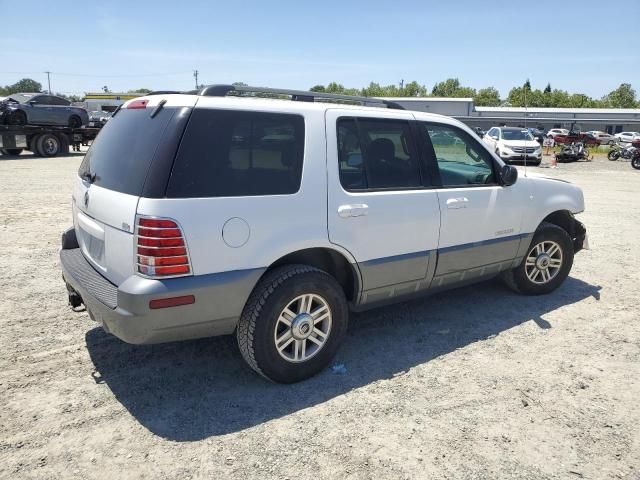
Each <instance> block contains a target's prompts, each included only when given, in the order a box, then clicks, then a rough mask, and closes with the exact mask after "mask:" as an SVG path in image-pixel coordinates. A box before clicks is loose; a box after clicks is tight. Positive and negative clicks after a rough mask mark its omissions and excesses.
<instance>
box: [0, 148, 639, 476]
mask: <svg viewBox="0 0 640 480" xmlns="http://www.w3.org/2000/svg"><path fill="white" fill-rule="evenodd" d="M80 160H81V155H74V156H69V157H66V158H56V159H37V158H33V157H31V156H30V155H23V156H21V157H2V158H0V186H1V189H0V192H1V195H0V243H1V245H2V255H1V257H0V258H2V269H1V270H0V288H1V291H2V297H3V301H2V302H1V303H0V321H1V322H2V323H1V328H0V399H1V405H2V407H1V411H0V432H1V433H0V477H1V478H12V479H13V478H46V479H55V478H105V479H107V478H108V479H111V478H149V479H158V478H167V479H174V478H213V479H222V478H225V479H226V478H279V479H285V478H291V479H294V478H303V479H306V478H310V479H311V478H313V479H336V478H354V479H365V478H375V479H386V478H389V479H398V478H498V477H500V478H505V477H506V478H518V479H528V478H532V479H540V478H591V479H606V478H629V479H640V407H639V406H638V405H639V398H640V384H639V381H640V313H639V312H640V309H639V306H640V300H639V299H638V288H637V287H638V285H640V255H639V254H638V246H637V241H638V239H639V238H640V208H639V207H640V195H639V194H638V193H639V191H640V188H639V187H640V172H637V171H634V170H632V169H631V167H630V166H629V164H628V163H626V162H625V163H623V162H615V163H614V162H607V161H606V160H596V161H594V162H591V163H579V164H572V165H562V166H561V167H560V169H558V170H551V169H546V170H545V169H536V170H540V171H543V172H544V173H548V174H550V175H552V176H558V177H561V178H566V179H568V180H571V181H574V182H576V183H578V184H579V185H581V186H582V187H583V188H584V190H585V197H586V201H587V211H586V212H585V213H584V214H583V215H581V217H582V220H583V221H584V222H585V223H586V225H587V227H588V230H589V237H590V241H591V247H592V250H591V251H585V252H581V253H579V254H578V255H577V256H576V263H575V265H574V268H573V271H572V273H571V277H570V278H569V279H568V280H567V282H566V283H565V284H564V285H563V286H562V288H560V289H559V290H558V291H557V292H555V293H554V294H551V295H548V296H545V297H538V298H531V297H522V296H518V295H515V294H513V293H511V292H509V291H508V290H506V289H505V288H504V287H503V286H502V285H501V284H500V283H499V282H489V283H485V284H481V285H476V286H473V287H469V288H465V289H460V290H456V291H452V292H448V293H445V294H440V295H437V296H435V297H431V298H427V299H425V300H421V301H415V302H411V303H406V304H401V305H399V306H395V307H389V308H386V309H382V310H377V311H373V312H369V313H366V314H360V315H355V316H353V317H352V321H351V324H350V328H349V334H348V338H347V341H346V343H345V345H344V346H343V348H342V349H341V350H340V352H339V355H338V358H337V362H338V363H341V364H344V366H345V368H346V373H343V374H337V373H334V372H333V371H332V370H330V369H328V370H326V371H325V372H323V373H322V374H320V375H319V376H317V377H315V378H313V379H311V380H309V381H306V382H304V383H301V384H298V385H293V386H281V385H274V384H270V383H268V382H266V381H265V380H263V379H261V378H260V377H258V376H257V375H254V374H253V373H252V372H251V371H250V370H249V369H248V368H247V367H245V365H244V364H243V362H242V359H241V357H240V354H239V353H238V351H237V349H236V348H235V345H234V342H233V339H231V338H215V339H206V340H200V341H194V342H186V343H179V344H169V345H156V346H146V347H134V346H130V345H126V344H124V343H122V342H120V341H119V340H117V339H115V338H113V337H110V336H108V335H106V334H105V333H103V331H102V330H101V329H100V328H96V325H95V324H94V323H93V322H91V321H90V320H89V318H88V316H87V315H86V313H73V312H71V311H70V310H69V308H68V307H67V305H66V296H65V289H64V285H63V283H62V281H61V278H60V269H59V266H58V257H57V251H58V244H59V237H60V233H61V232H62V231H63V230H64V229H65V228H66V227H68V226H69V225H70V221H71V219H70V195H71V194H70V188H71V184H72V181H73V177H74V174H75V171H76V169H77V167H78V164H79V162H80Z"/></svg>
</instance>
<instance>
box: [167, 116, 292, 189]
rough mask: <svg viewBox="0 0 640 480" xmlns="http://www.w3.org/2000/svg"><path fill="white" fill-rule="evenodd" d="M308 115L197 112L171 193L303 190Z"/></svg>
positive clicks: (174, 173) (180, 152) (177, 164)
mask: <svg viewBox="0 0 640 480" xmlns="http://www.w3.org/2000/svg"><path fill="white" fill-rule="evenodd" d="M303 156H304V119H303V117H301V116H299V115H290V114H273V113H261V112H244V111H233V110H210V109H196V110H194V112H193V114H192V115H191V118H190V120H189V124H188V125H187V129H186V131H185V134H184V136H183V138H182V142H181V144H180V148H179V150H178V155H177V157H176V161H175V164H174V166H173V171H172V173H171V179H170V180H169V186H168V188H167V196H168V197H172V198H184V197H237V196H255V195H287V194H293V193H296V192H297V191H298V190H299V189H300V180H301V177H302V161H303Z"/></svg>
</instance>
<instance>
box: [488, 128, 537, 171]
mask: <svg viewBox="0 0 640 480" xmlns="http://www.w3.org/2000/svg"><path fill="white" fill-rule="evenodd" d="M482 140H483V141H484V143H486V144H487V146H488V147H489V148H490V149H491V151H493V152H495V153H496V155H498V156H499V157H500V158H501V159H502V160H504V161H505V162H513V161H525V160H527V161H528V163H529V164H530V165H540V163H541V162H542V147H541V146H540V144H539V143H538V142H537V141H536V139H535V138H534V137H533V135H531V133H530V132H529V131H528V130H525V129H523V128H516V127H493V128H491V129H489V131H488V132H487V133H486V134H485V135H484V137H482Z"/></svg>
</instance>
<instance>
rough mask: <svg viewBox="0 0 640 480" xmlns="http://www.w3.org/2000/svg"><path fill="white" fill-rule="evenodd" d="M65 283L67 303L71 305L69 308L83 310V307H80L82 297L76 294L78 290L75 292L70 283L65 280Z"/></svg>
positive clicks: (76, 310)
mask: <svg viewBox="0 0 640 480" xmlns="http://www.w3.org/2000/svg"><path fill="white" fill-rule="evenodd" d="M65 284H66V286H67V294H68V295H69V305H71V309H72V310H73V311H74V312H81V311H83V310H84V309H82V308H80V307H81V306H82V304H83V302H82V297H81V296H80V295H78V292H76V291H75V290H74V289H73V287H72V286H71V285H69V284H68V283H66V282H65Z"/></svg>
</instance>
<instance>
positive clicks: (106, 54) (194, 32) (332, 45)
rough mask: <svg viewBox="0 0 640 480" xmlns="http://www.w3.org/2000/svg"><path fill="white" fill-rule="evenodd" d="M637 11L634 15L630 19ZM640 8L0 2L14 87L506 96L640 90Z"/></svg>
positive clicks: (452, 1)
mask: <svg viewBox="0 0 640 480" xmlns="http://www.w3.org/2000/svg"><path fill="white" fill-rule="evenodd" d="M620 12H627V13H622V14H621V13H620ZM639 13H640V0H618V1H616V2H610V3H604V2H602V1H591V0H578V1H571V0H563V1H557V0H556V1H548V0H534V1H525V2H522V1H513V0H512V1H501V0H494V1H493V2H488V1H486V0H485V1H482V2H480V1H468V0H460V1H456V0H447V1H426V0H422V1H414V0H403V1H401V2H399V1H395V2H394V1H384V2H383V1H377V0H367V1H363V0H359V1H349V0H342V1H334V0H325V1H324V2H304V1H302V0H298V1H277V0H271V1H269V2H256V1H252V0H245V1H242V2H229V1H219V2H218V1H201V2H198V1H189V0H182V1H176V0H173V1H164V0H156V1H131V0H130V1H128V2H124V1H101V2H91V1H84V2H78V1H76V2H72V1H66V0H56V1H44V0H42V1H32V0H20V1H16V0H0V16H1V18H2V19H3V21H2V28H1V29H0V85H8V84H12V83H15V82H16V81H18V80H20V79H21V78H24V77H29V78H33V79H34V80H37V81H39V82H40V83H42V84H43V88H47V87H46V84H47V76H46V74H45V73H44V72H45V71H50V72H51V90H52V91H54V92H60V93H65V94H76V95H82V94H84V93H85V92H95V91H100V90H101V89H102V87H103V86H105V85H106V86H108V88H109V89H110V90H111V91H114V92H115V91H127V90H133V89H136V88H150V89H154V90H185V89H192V88H194V87H195V79H194V77H193V71H194V70H198V72H199V77H198V82H199V83H200V84H213V83H232V82H245V83H248V84H249V85H256V86H269V87H279V88H294V89H308V88H310V87H312V86H313V85H317V84H327V83H329V82H332V81H335V82H338V83H341V84H343V85H345V86H346V87H363V86H366V85H368V84H369V82H372V81H373V82H377V83H380V84H383V85H388V84H392V83H396V84H397V83H399V82H400V81H401V80H402V79H404V80H405V82H409V81H413V80H416V81H417V82H418V83H420V84H423V85H425V86H427V87H428V88H429V89H431V88H433V85H434V84H435V83H436V82H438V81H441V80H444V79H446V78H449V77H458V78H459V79H460V82H461V83H462V84H463V85H465V86H470V87H474V88H483V87H487V86H493V87H495V88H497V89H498V90H499V91H500V93H501V95H502V96H503V97H505V96H506V95H507V93H508V91H509V89H510V88H511V87H513V86H514V85H521V84H522V83H524V81H525V80H526V79H527V78H528V79H530V81H531V84H532V87H533V88H544V87H545V86H546V84H547V82H550V83H551V86H552V87H553V88H561V89H564V90H568V91H569V92H571V93H583V94H587V95H589V96H592V97H594V98H600V97H602V96H603V95H605V94H606V93H608V92H610V91H611V90H613V89H615V88H616V87H617V86H618V85H620V84H621V83H631V84H632V86H633V87H634V88H635V89H636V91H637V92H639V93H640V41H639V40H640V30H639V29H638V18H639Z"/></svg>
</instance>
